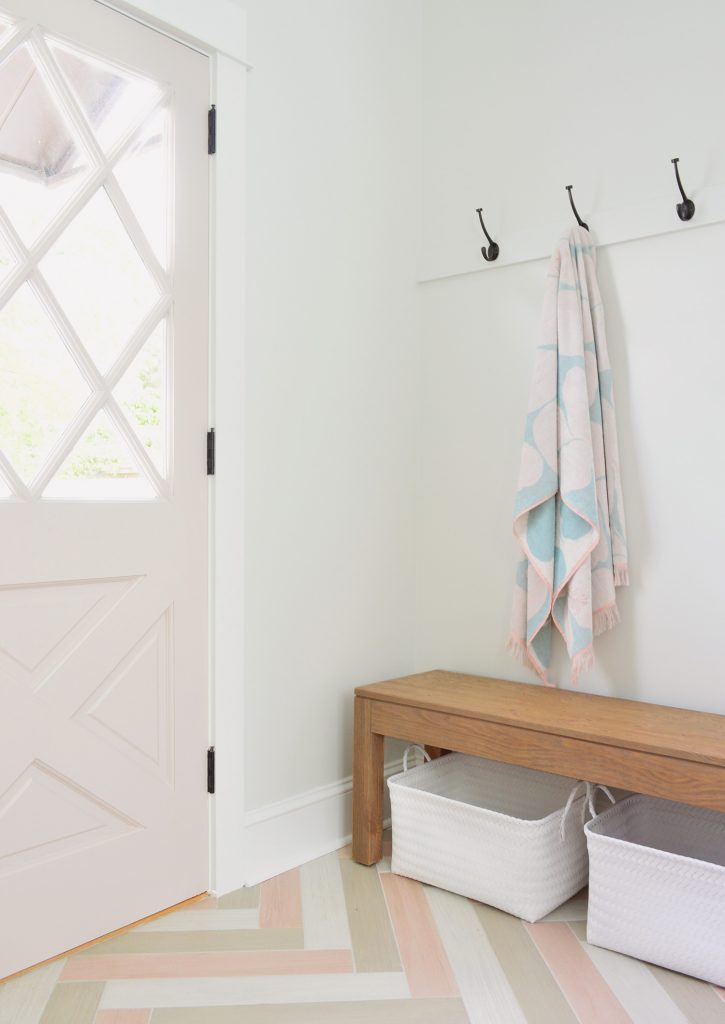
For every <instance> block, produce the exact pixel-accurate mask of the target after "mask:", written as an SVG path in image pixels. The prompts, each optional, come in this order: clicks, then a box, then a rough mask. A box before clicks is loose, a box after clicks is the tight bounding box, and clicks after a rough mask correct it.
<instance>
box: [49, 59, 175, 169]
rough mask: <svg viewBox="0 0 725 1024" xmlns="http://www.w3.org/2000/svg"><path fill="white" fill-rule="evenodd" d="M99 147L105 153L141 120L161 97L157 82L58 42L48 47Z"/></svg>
mask: <svg viewBox="0 0 725 1024" xmlns="http://www.w3.org/2000/svg"><path fill="white" fill-rule="evenodd" d="M50 45H51V49H52V51H53V56H54V57H55V59H56V61H57V63H58V64H59V66H60V69H61V71H62V72H63V74H64V75H65V77H66V79H67V80H68V83H69V85H70V87H71V89H72V90H73V92H74V93H75V96H76V99H77V100H78V103H79V104H80V106H81V108H82V110H83V112H84V113H85V115H86V117H87V118H88V121H89V122H90V124H91V127H92V128H93V130H94V131H95V133H96V137H97V138H98V141H99V142H100V144H101V146H102V147H103V148H104V149H106V150H108V149H110V148H111V147H112V146H113V144H114V143H115V142H118V140H119V139H120V138H121V136H122V135H126V134H127V133H128V132H129V131H130V130H131V129H132V128H133V127H135V125H136V124H138V122H139V121H140V120H141V118H142V116H143V113H144V111H146V110H148V109H149V107H150V106H151V104H152V103H153V102H154V100H156V99H158V97H159V96H160V94H161V88H160V86H159V85H158V84H157V83H156V82H150V81H148V79H146V78H142V77H141V76H137V75H132V74H130V73H129V72H125V71H122V70H121V69H120V68H117V67H115V66H114V65H112V64H109V63H108V62H107V61H100V60H95V59H94V58H93V57H91V56H89V55H88V54H85V53H82V52H81V51H80V50H75V49H71V48H70V47H68V46H64V45H62V44H61V43H58V42H53V43H51V44H50Z"/></svg>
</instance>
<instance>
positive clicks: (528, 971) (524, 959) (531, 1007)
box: [471, 902, 577, 1024]
mask: <svg viewBox="0 0 725 1024" xmlns="http://www.w3.org/2000/svg"><path fill="white" fill-rule="evenodd" d="M471 905H472V907H473V909H474V910H475V912H476V914H477V916H478V919H479V921H480V922H481V924H482V925H483V929H484V931H485V932H486V935H487V936H488V939H489V941H490V943H491V946H492V948H493V951H494V953H495V955H496V957H497V959H498V962H499V963H500V964H501V967H502V968H503V970H504V972H505V974H506V977H507V978H508V982H509V985H510V986H511V989H512V991H513V993H514V995H515V996H516V998H517V1000H518V1002H519V1004H520V1006H521V1009H522V1010H523V1012H524V1016H525V1017H526V1020H527V1024H577V1017H576V1015H575V1014H574V1011H573V1010H572V1008H571V1007H570V1006H569V1003H568V1002H567V1000H566V998H565V996H564V994H563V993H562V991H561V989H560V988H559V986H558V985H557V983H556V980H555V979H554V978H553V977H552V974H551V972H550V970H549V968H548V967H547V966H546V964H545V963H544V961H543V960H542V958H541V955H540V953H539V951H538V949H537V948H536V946H535V945H534V943H533V941H532V939H531V936H530V935H529V933H528V932H527V931H526V929H525V928H524V926H523V924H522V923H521V921H519V919H518V918H516V917H511V915H510V914H504V913H503V911H501V910H496V909H494V908H493V907H487V906H485V905H484V904H483V903H474V902H472V903H471Z"/></svg>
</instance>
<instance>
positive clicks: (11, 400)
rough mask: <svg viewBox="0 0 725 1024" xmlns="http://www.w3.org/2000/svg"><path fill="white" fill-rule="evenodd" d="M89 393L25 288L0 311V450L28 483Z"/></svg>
mask: <svg viewBox="0 0 725 1024" xmlns="http://www.w3.org/2000/svg"><path fill="white" fill-rule="evenodd" d="M88 394H89V389H88V386H87V385H86V383H85V381H84V380H83V378H82V377H81V375H80V372H79V371H78V369H77V367H76V365H75V363H74V361H73V359H72V358H71V356H70V354H69V352H68V350H67V349H66V347H65V345H64V344H63V342H62V341H61V339H60V337H59V336H58V334H57V332H56V330H55V328H54V327H53V325H52V324H51V322H50V320H49V319H48V316H47V314H46V313H45V312H44V310H43V309H42V307H41V305H40V303H39V302H38V300H37V298H36V297H35V295H34V293H33V292H32V290H31V288H30V287H29V285H27V284H24V285H23V286H22V287H21V288H20V289H19V290H18V291H17V292H15V294H14V295H13V297H12V298H11V299H10V301H9V302H8V303H7V305H6V306H4V307H3V309H2V310H0V448H2V450H3V452H4V453H5V455H6V456H7V458H8V459H9V460H10V462H11V463H12V464H13V466H14V468H15V470H16V472H17V473H18V474H19V475H20V476H21V477H22V479H23V480H24V481H25V482H26V483H29V482H30V480H31V479H32V478H33V477H34V476H35V475H36V473H37V471H38V470H39V469H40V467H41V465H42V463H43V462H44V460H45V457H46V456H47V455H48V454H49V452H50V450H51V448H52V447H53V445H54V444H55V442H56V441H57V440H58V439H59V437H60V435H61V433H62V431H63V429H64V428H65V427H66V426H67V425H68V423H69V422H70V420H71V419H72V418H73V416H74V415H75V414H76V413H77V412H78V410H79V409H80V407H81V405H82V404H83V402H84V401H85V399H86V398H87V397H88Z"/></svg>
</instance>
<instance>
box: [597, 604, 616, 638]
mask: <svg viewBox="0 0 725 1024" xmlns="http://www.w3.org/2000/svg"><path fill="white" fill-rule="evenodd" d="M618 622H619V612H618V611H617V606H616V604H610V605H608V606H607V607H606V608H600V609H599V611H597V612H594V615H593V616H592V631H593V633H594V636H599V634H600V633H606V631H607V630H608V629H612V628H613V627H614V626H616V625H617V623H618Z"/></svg>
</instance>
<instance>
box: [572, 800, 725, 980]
mask: <svg viewBox="0 0 725 1024" xmlns="http://www.w3.org/2000/svg"><path fill="white" fill-rule="evenodd" d="M585 832H586V836H587V842H588V847H589V913H588V919H587V941H588V942H590V943H592V944H593V945H595V946H605V947H607V948H608V949H613V950H616V951H617V952H618V953H627V954H628V955H629V956H634V957H637V958H638V959H640V960H648V961H650V962H651V963H655V964H659V965H660V966H662V967H668V968H669V969H670V970H673V971H680V972H682V973H683V974H691V975H693V976H694V977H696V978H702V979H703V981H709V982H712V983H713V984H715V985H725V814H722V813H720V812H719V811H709V810H705V809H704V808H701V807H689V806H688V805H686V804H678V803H672V802H670V801H668V800H657V799H655V798H654V797H647V796H631V797H629V798H628V799H626V800H623V801H622V802H621V803H619V804H617V805H616V806H615V807H610V808H609V809H608V810H606V811H604V813H603V814H600V815H599V816H598V817H597V818H595V819H594V820H593V821H590V822H588V824H587V825H586V826H585Z"/></svg>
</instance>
